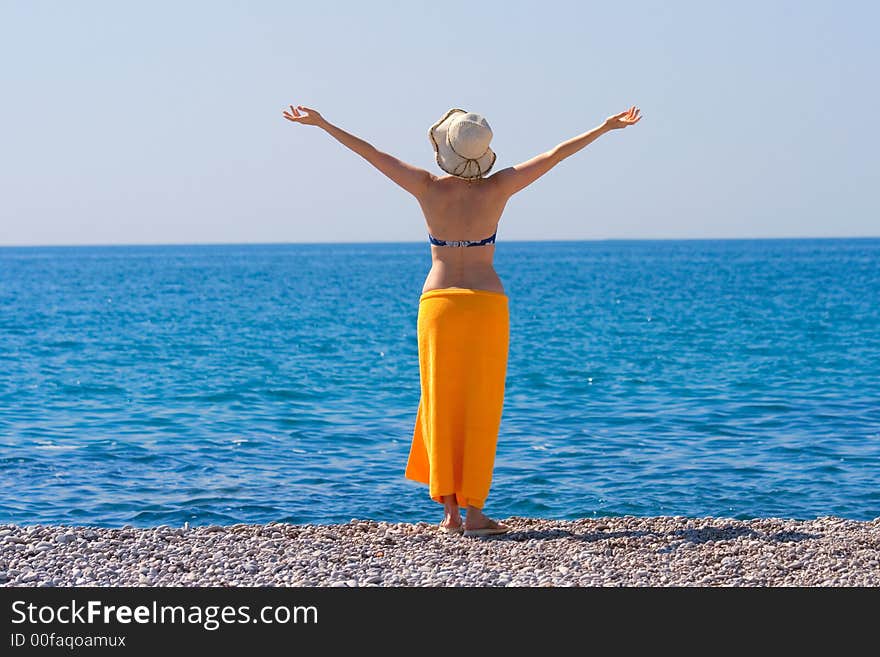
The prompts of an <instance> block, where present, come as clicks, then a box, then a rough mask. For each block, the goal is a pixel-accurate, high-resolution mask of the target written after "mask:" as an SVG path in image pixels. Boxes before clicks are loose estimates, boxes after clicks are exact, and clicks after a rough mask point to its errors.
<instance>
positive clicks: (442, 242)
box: [428, 230, 498, 246]
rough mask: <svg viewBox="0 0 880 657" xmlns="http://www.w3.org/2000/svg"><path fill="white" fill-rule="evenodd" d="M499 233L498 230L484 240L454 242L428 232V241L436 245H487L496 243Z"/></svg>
mask: <svg viewBox="0 0 880 657" xmlns="http://www.w3.org/2000/svg"><path fill="white" fill-rule="evenodd" d="M497 234H498V231H497V230H496V231H495V232H494V233H492V235H491V236H490V237H487V238H486V239H484V240H459V241H457V242H452V241H449V240H438V239H437V238H436V237H434V236H433V235H431V233H428V241H429V242H430V243H431V244H433V245H434V246H486V245H487V244H494V243H495V235H497Z"/></svg>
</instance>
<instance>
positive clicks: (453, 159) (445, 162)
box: [428, 107, 495, 179]
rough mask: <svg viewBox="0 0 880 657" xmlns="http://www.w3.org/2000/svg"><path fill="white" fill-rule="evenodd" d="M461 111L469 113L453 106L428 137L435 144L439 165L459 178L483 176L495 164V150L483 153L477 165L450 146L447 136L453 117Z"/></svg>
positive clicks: (429, 132) (435, 154) (435, 155)
mask: <svg viewBox="0 0 880 657" xmlns="http://www.w3.org/2000/svg"><path fill="white" fill-rule="evenodd" d="M459 112H460V113H462V114H467V112H465V111H464V110H463V109H458V108H457V107H453V108H452V109H451V110H449V111H448V112H446V114H444V115H443V118H441V119H440V120H439V121H437V123H435V124H434V125H432V126H431V129H430V130H429V131H428V137H429V138H430V140H431V144H433V146H434V157H435V158H436V159H437V166H439V167H440V168H441V169H443V170H444V171H445V172H446V173H448V174H451V175H453V176H457V177H458V178H467V179H470V178H481V177H482V176H485V175H486V174H487V173H489V171H490V170H491V169H492V166H493V165H494V164H495V152H494V151H493V150H492V149H491V148H489V149H487V150H486V152H485V153H484V154H483V155H481V156H480V157H479V158H478V159H477V160H475V162H476V165H474V161H469V160H467V159H465V158H463V157H461V156H460V155H458V154H457V153H456V152H455V151H453V150H452V149H451V148H450V147H449V142H448V141H447V139H446V136H447V134H448V133H449V126H450V124H451V123H452V119H453V118H454V116H455V115H456V114H458V113H459ZM477 167H479V171H477V170H476V168H477Z"/></svg>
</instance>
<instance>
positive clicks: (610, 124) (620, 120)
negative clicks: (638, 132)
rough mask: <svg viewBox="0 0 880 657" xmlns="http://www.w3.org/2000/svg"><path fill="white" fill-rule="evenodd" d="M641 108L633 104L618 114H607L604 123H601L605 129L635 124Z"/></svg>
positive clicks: (638, 119)
mask: <svg viewBox="0 0 880 657" xmlns="http://www.w3.org/2000/svg"><path fill="white" fill-rule="evenodd" d="M640 111H641V110H639V108H638V107H636V106H635V105H633V106H632V107H630V108H629V109H628V110H626V111H625V112H621V113H620V114H615V115H614V116H609V117H608V118H607V119H605V123H603V124H602V125H603V126H604V127H605V128H606V129H607V130H617V129H619V128H625V127H626V126H628V125H635V124H636V123H638V122H639V121H640V120H641V119H642V116H641V114H639V112H640Z"/></svg>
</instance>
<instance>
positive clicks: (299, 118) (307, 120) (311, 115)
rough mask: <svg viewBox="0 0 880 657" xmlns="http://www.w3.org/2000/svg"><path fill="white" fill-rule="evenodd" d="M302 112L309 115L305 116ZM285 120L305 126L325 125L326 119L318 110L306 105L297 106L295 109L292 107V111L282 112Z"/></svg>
mask: <svg viewBox="0 0 880 657" xmlns="http://www.w3.org/2000/svg"><path fill="white" fill-rule="evenodd" d="M300 110H304V111H306V112H308V114H303V113H302V112H301V111H300ZM282 114H283V115H284V118H285V119H287V120H288V121H293V122H294V123H302V124H304V125H317V126H321V125H324V123H325V121H324V117H323V116H321V115H320V114H319V113H318V110H314V109H312V108H311V107H306V106H304V105H297V106H296V107H294V106H293V105H290V111H289V112H288V111H287V110H284V111H283V112H282Z"/></svg>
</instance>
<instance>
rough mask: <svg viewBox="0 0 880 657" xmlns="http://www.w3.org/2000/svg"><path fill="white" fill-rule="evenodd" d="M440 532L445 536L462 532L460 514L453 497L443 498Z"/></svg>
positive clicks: (446, 496) (445, 496)
mask: <svg viewBox="0 0 880 657" xmlns="http://www.w3.org/2000/svg"><path fill="white" fill-rule="evenodd" d="M440 531H442V532H446V533H447V534H458V533H459V532H461V531H462V522H461V512H460V511H459V510H458V502H457V501H456V499H455V495H444V496H443V520H441V521H440Z"/></svg>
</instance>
